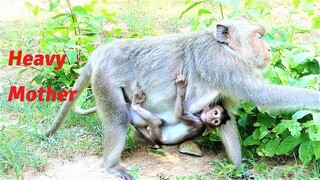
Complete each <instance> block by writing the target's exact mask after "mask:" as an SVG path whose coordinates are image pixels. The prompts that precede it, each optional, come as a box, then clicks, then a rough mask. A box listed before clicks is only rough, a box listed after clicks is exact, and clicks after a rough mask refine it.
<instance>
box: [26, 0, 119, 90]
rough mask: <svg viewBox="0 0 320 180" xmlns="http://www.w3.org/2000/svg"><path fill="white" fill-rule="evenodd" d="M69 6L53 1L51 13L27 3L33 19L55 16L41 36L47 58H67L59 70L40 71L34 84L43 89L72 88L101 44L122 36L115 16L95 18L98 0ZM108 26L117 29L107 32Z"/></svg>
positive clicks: (107, 15) (45, 68)
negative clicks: (90, 56) (51, 87)
mask: <svg viewBox="0 0 320 180" xmlns="http://www.w3.org/2000/svg"><path fill="white" fill-rule="evenodd" d="M66 2H67V6H66V7H65V5H63V4H61V3H60V0H57V1H53V0H51V1H50V5H49V10H44V9H41V8H40V7H39V6H37V5H31V4H30V3H27V5H28V6H29V7H30V8H31V9H32V12H33V13H34V15H38V13H39V11H47V12H49V13H50V14H52V16H51V17H50V18H49V19H48V20H47V21H46V22H45V24H44V25H42V26H41V27H39V32H40V35H41V36H42V38H41V41H40V50H41V51H43V52H44V53H48V54H53V53H54V54H66V56H67V58H66V62H65V64H64V65H63V67H62V68H61V69H60V70H54V69H53V67H54V66H51V67H39V68H37V70H39V72H40V73H39V74H38V75H37V76H36V77H35V78H34V81H35V82H36V83H37V84H41V85H44V86H47V85H51V86H53V88H54V89H56V90H59V89H62V88H65V89H66V88H70V87H71V86H72V85H73V83H74V81H75V80H76V79H77V77H78V75H79V73H80V72H81V67H82V66H83V65H84V64H85V63H86V61H87V59H88V56H89V55H90V54H91V52H92V51H93V50H94V49H95V45H97V42H99V40H100V42H101V43H105V42H108V41H111V40H112V39H113V37H115V36H119V35H120V34H121V29H120V28H117V27H116V21H115V20H114V15H115V14H113V13H109V12H108V11H107V10H105V9H103V10H101V12H100V14H99V15H96V13H97V9H98V8H97V3H98V1H97V0H92V1H90V2H89V3H88V4H87V5H83V6H72V5H71V3H70V1H69V0H67V1H66ZM106 24H109V25H110V24H111V25H114V26H113V29H112V30H110V32H107V31H106V30H105V29H104V27H105V26H106Z"/></svg>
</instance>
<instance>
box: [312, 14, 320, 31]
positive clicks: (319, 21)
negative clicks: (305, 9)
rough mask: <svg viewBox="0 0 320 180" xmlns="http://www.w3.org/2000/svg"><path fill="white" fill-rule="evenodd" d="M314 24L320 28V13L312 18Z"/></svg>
mask: <svg viewBox="0 0 320 180" xmlns="http://www.w3.org/2000/svg"><path fill="white" fill-rule="evenodd" d="M312 26H313V28H316V29H320V15H318V16H316V17H314V18H313V19H312Z"/></svg>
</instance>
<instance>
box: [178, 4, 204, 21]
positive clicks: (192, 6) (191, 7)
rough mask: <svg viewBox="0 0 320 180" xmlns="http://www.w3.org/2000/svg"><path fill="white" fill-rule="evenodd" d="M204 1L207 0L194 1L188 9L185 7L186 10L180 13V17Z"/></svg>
mask: <svg viewBox="0 0 320 180" xmlns="http://www.w3.org/2000/svg"><path fill="white" fill-rule="evenodd" d="M203 2H205V1H198V2H195V3H193V4H192V5H191V6H189V7H188V8H187V9H185V10H184V11H183V12H182V13H181V14H180V17H179V18H181V17H182V16H183V15H184V14H185V13H187V12H189V11H190V10H191V9H193V8H195V7H197V6H198V5H200V4H202V3H203Z"/></svg>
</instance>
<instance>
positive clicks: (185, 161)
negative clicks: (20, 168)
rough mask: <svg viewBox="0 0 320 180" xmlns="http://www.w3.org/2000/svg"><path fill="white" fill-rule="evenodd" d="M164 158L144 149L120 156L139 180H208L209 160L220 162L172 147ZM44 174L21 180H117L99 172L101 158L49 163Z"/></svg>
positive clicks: (27, 175)
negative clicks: (197, 179)
mask: <svg viewBox="0 0 320 180" xmlns="http://www.w3.org/2000/svg"><path fill="white" fill-rule="evenodd" d="M161 150H162V151H164V152H165V153H166V156H160V155H156V154H154V153H152V152H150V151H148V150H146V149H139V150H137V151H135V152H132V153H130V154H124V156H123V160H122V162H123V164H125V165H126V166H127V167H128V169H130V167H132V166H136V167H138V168H139V169H140V170H141V175H140V177H139V179H161V178H165V179H176V176H180V177H181V176H189V175H193V174H198V175H200V176H201V177H202V178H203V179H212V177H213V175H212V174H211V170H212V168H213V165H212V163H210V162H211V161H213V160H216V161H221V159H218V158H217V157H216V156H215V155H214V154H208V153H205V155H204V156H203V157H195V156H189V155H185V154H181V153H179V152H178V148H177V147H176V146H171V147H163V149H161ZM49 164H50V165H48V166H46V168H45V169H44V171H42V172H37V171H36V170H34V169H33V170H28V171H26V173H25V179H35V180H42V179H95V180H99V179H119V178H118V177H116V176H115V175H112V174H109V173H107V172H106V171H105V169H104V168H103V158H102V157H97V156H84V157H76V158H74V159H73V160H71V161H70V160H62V159H52V160H50V162H49Z"/></svg>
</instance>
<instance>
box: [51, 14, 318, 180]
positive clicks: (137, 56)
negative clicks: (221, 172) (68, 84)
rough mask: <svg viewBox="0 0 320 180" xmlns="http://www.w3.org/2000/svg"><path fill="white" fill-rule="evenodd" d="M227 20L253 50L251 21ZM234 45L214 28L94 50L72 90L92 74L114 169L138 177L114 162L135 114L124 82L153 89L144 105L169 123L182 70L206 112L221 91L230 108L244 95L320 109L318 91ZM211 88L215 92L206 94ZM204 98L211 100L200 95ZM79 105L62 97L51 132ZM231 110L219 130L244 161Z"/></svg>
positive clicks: (191, 106) (237, 160) (195, 106)
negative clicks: (277, 81)
mask: <svg viewBox="0 0 320 180" xmlns="http://www.w3.org/2000/svg"><path fill="white" fill-rule="evenodd" d="M222 25H225V26H226V27H228V28H230V32H231V33H233V34H234V38H235V39H236V41H237V42H236V43H235V44H237V45H239V48H245V49H247V50H251V48H250V47H249V46H248V44H249V41H248V36H247V34H246V32H247V29H246V28H247V27H248V26H252V24H250V23H249V22H248V21H246V20H244V19H233V20H229V21H225V22H223V23H222ZM230 47H231V45H230V46H228V45H226V44H224V43H223V44H222V43H219V42H217V40H216V38H215V32H213V31H212V32H210V31H208V32H200V33H191V34H187V35H171V36H163V37H152V38H145V39H131V40H119V41H117V42H114V43H110V44H108V45H105V46H102V47H100V48H98V49H97V50H96V51H95V52H94V53H93V55H92V56H91V57H90V61H89V62H88V64H87V65H86V66H85V68H84V71H83V73H82V74H81V75H80V77H79V79H78V80H77V81H76V83H75V85H74V87H73V89H77V90H79V93H78V94H77V96H76V97H78V96H79V94H80V93H81V91H82V90H83V89H84V88H85V87H86V86H87V84H88V83H89V79H90V82H91V83H92V87H93V93H94V95H95V98H96V101H97V108H98V113H99V114H100V117H101V119H102V121H103V123H104V124H105V128H106V129H105V131H106V133H105V139H106V141H105V150H104V156H105V167H106V168H107V169H108V170H109V172H112V173H116V174H118V175H119V176H122V177H123V178H124V179H131V178H132V177H131V176H130V175H128V174H127V173H126V172H125V171H123V170H119V169H116V168H115V166H116V165H117V163H118V160H119V159H120V155H121V152H122V150H123V147H124V144H125V137H126V132H127V128H128V125H129V118H130V117H129V113H128V110H127V108H126V102H125V101H124V94H123V93H122V91H121V88H122V89H124V91H125V93H126V95H127V97H129V98H132V95H133V91H134V88H135V87H136V86H137V85H138V86H139V87H140V89H141V90H142V91H143V92H144V93H145V94H146V95H147V99H146V101H145V102H144V103H143V107H144V108H145V109H148V110H149V111H150V112H152V113H153V114H155V115H156V116H158V117H159V118H161V119H163V120H165V121H166V123H169V124H176V123H177V120H176V119H172V118H171V117H173V116H174V112H173V107H174V103H175V97H176V94H175V81H174V79H175V77H176V75H177V74H178V73H179V72H180V73H183V74H185V75H186V76H187V79H188V85H187V90H186V101H189V102H187V103H186V104H187V107H186V108H187V110H188V111H189V112H191V113H197V112H199V111H200V110H202V109H203V108H204V105H205V103H207V104H209V102H212V101H217V100H218V99H219V98H221V99H222V101H223V106H224V107H225V108H226V110H227V111H228V112H229V113H230V112H232V109H233V108H234V102H237V101H238V100H241V99H243V100H247V101H250V102H253V103H254V104H255V105H257V106H261V107H267V108H270V109H274V108H281V109H300V108H303V109H304V108H307V109H316V110H320V92H319V91H312V90H307V89H300V88H294V87H287V86H279V85H270V84H268V83H267V82H265V81H264V80H263V78H262V76H261V66H262V65H261V63H262V61H261V58H247V57H245V56H244V55H243V54H241V53H240V52H239V51H235V50H234V49H232V48H230ZM259 57H260V54H259ZM261 57H262V59H263V58H264V56H261ZM210 93H211V94H210ZM207 95H208V97H209V98H207V99H206V98H205V97H206V96H207ZM198 99H202V101H206V102H205V103H204V102H197V100H198ZM73 104H74V102H69V101H66V102H64V103H63V105H62V108H61V109H60V111H59V113H58V115H57V116H56V119H55V122H54V125H53V127H52V128H51V129H50V130H48V131H47V132H46V135H51V134H53V133H54V132H55V131H56V130H57V129H58V128H59V126H60V125H61V123H62V122H63V121H64V120H65V117H66V115H67V113H68V112H69V109H70V108H71V106H72V105H73ZM229 116H230V117H231V121H227V122H228V123H227V124H226V125H223V126H220V127H219V128H220V131H219V132H220V135H221V137H222V140H223V143H224V145H225V148H226V150H227V153H228V155H229V157H230V158H231V160H232V161H233V163H234V164H235V165H236V166H237V167H238V166H239V165H240V164H241V146H240V141H239V138H238V135H237V134H238V132H237V126H236V121H235V119H234V115H233V114H229Z"/></svg>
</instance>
